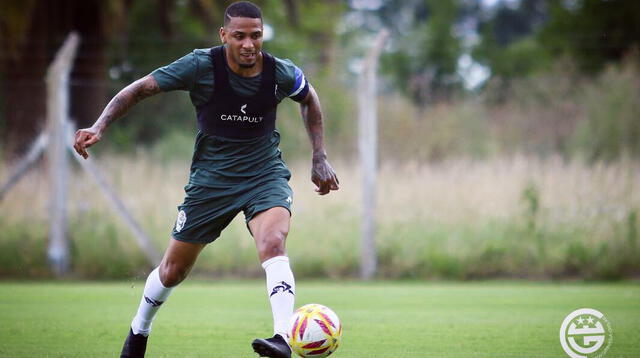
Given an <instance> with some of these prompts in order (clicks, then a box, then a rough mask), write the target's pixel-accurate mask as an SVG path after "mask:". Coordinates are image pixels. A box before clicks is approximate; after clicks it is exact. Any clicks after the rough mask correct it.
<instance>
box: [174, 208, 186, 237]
mask: <svg viewBox="0 0 640 358" xmlns="http://www.w3.org/2000/svg"><path fill="white" fill-rule="evenodd" d="M185 222H187V213H185V212H184V210H180V212H178V219H177V220H176V231H177V232H180V230H182V228H183V227H184V223H185Z"/></svg>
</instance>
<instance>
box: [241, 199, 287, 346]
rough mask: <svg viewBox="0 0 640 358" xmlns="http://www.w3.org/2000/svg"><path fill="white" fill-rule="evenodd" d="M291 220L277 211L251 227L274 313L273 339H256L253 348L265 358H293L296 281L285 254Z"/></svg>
mask: <svg viewBox="0 0 640 358" xmlns="http://www.w3.org/2000/svg"><path fill="white" fill-rule="evenodd" d="M290 219H291V215H290V213H289V211H288V210H287V209H285V208H283V207H274V208H271V209H268V210H265V211H263V212H260V213H258V214H256V215H255V216H254V217H253V218H252V219H251V221H249V223H248V224H249V230H251V234H252V235H253V238H254V240H255V242H256V248H257V249H258V256H259V258H260V262H261V263H262V267H263V268H264V270H265V273H266V278H267V294H268V295H269V301H270V303H271V311H272V313H273V330H274V336H273V338H268V339H256V340H254V341H253V344H252V346H253V349H254V351H255V352H256V353H259V354H260V355H261V356H264V357H275V358H289V357H291V349H290V348H289V345H288V343H287V337H288V336H287V326H288V323H289V318H290V317H291V315H292V314H293V305H294V301H295V280H294V278H293V273H292V272H291V267H290V266H289V258H288V257H287V255H286V250H285V240H286V238H287V234H288V233H289V223H290Z"/></svg>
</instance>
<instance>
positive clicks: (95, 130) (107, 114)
mask: <svg viewBox="0 0 640 358" xmlns="http://www.w3.org/2000/svg"><path fill="white" fill-rule="evenodd" d="M159 92H160V87H159V86H158V82H156V80H155V79H154V78H153V76H151V75H147V76H145V77H142V78H141V79H139V80H137V81H135V82H133V83H132V84H130V85H128V86H127V87H125V88H123V89H122V90H121V91H120V92H118V94H116V95H115V97H113V99H111V101H110V102H109V104H107V106H106V107H105V108H104V111H102V114H101V115H100V117H98V120H97V121H96V122H95V123H94V124H93V126H91V128H84V129H78V131H77V132H76V138H75V143H74V145H73V147H74V148H75V150H76V152H78V154H80V155H81V156H82V157H83V158H85V159H87V158H88V157H89V153H87V148H89V147H90V146H92V145H94V144H96V143H98V142H99V141H100V139H101V138H102V134H103V133H104V131H105V130H106V129H107V127H108V126H109V125H110V124H111V123H112V122H113V121H115V120H116V119H118V118H120V117H122V116H124V115H125V114H126V113H127V111H129V108H131V107H133V105H134V104H136V103H138V102H140V101H141V100H143V99H145V98H147V97H150V96H152V95H154V94H156V93H159Z"/></svg>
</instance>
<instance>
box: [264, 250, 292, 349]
mask: <svg viewBox="0 0 640 358" xmlns="http://www.w3.org/2000/svg"><path fill="white" fill-rule="evenodd" d="M262 267H263V268H264V271H265V272H266V274H267V294H268V295H269V301H270V302H271V311H272V312H273V332H274V335H275V334H280V335H281V336H283V338H285V339H286V338H287V337H288V335H287V331H288V326H289V318H291V315H292V314H293V304H294V301H295V292H296V291H295V290H296V283H295V281H294V279H293V272H291V267H290V266H289V258H288V257H286V256H276V257H272V258H270V259H269V260H267V261H265V262H263V263H262Z"/></svg>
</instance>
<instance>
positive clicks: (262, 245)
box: [258, 230, 288, 261]
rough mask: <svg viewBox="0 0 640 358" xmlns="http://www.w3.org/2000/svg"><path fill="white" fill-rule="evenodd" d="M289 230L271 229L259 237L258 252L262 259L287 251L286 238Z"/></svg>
mask: <svg viewBox="0 0 640 358" xmlns="http://www.w3.org/2000/svg"><path fill="white" fill-rule="evenodd" d="M287 234H288V232H287V231H285V230H269V231H267V232H265V233H264V234H262V235H261V237H259V238H258V243H259V244H258V254H259V255H260V259H261V260H262V261H265V260H268V259H270V258H272V257H276V256H282V255H284V254H285V253H286V250H285V240H286V238H287Z"/></svg>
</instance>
